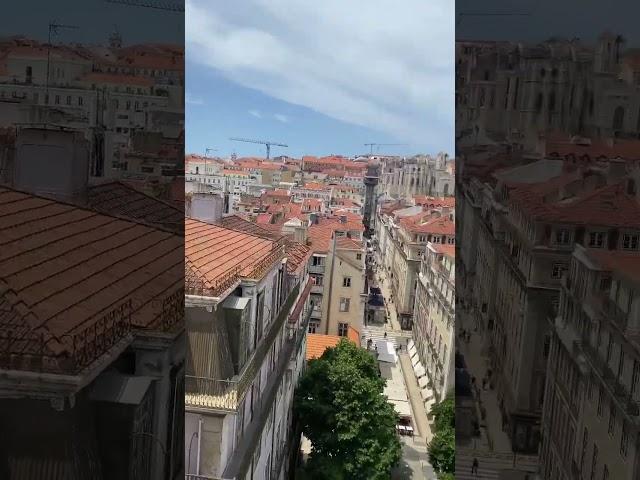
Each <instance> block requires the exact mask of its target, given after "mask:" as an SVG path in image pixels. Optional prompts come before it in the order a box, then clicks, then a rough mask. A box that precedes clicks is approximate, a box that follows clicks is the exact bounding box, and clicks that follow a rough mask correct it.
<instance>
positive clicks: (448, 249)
mask: <svg viewBox="0 0 640 480" xmlns="http://www.w3.org/2000/svg"><path fill="white" fill-rule="evenodd" d="M432 245H433V248H434V250H435V251H436V252H438V253H441V254H443V255H446V256H447V257H450V258H455V257H456V246H455V245H449V244H441V243H434V244H432Z"/></svg>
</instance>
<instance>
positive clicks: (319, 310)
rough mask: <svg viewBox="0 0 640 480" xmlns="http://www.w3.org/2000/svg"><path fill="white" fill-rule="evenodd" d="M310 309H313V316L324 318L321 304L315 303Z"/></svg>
mask: <svg viewBox="0 0 640 480" xmlns="http://www.w3.org/2000/svg"><path fill="white" fill-rule="evenodd" d="M312 290H313V289H312ZM310 310H311V312H310V313H311V318H317V319H321V318H322V308H321V307H320V305H314V306H313V307H312V308H311V309H310Z"/></svg>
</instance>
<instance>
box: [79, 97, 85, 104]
mask: <svg viewBox="0 0 640 480" xmlns="http://www.w3.org/2000/svg"><path fill="white" fill-rule="evenodd" d="M83 102H84V100H83V98H82V97H78V105H82V103H83Z"/></svg>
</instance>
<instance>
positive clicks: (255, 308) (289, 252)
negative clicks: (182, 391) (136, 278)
mask: <svg viewBox="0 0 640 480" xmlns="http://www.w3.org/2000/svg"><path fill="white" fill-rule="evenodd" d="M196 196H197V194H196ZM206 206H207V205H203V207H206ZM198 211H205V212H206V211H207V208H202V209H199V208H194V206H193V205H192V208H191V210H190V212H191V214H192V215H194V214H196V213H198ZM206 220H209V221H210V220H211V218H210V215H209V214H207V215H206ZM227 220H229V221H227ZM220 222H221V223H222V224H224V225H225V226H222V225H215V224H212V223H207V222H205V221H202V220H199V219H195V218H187V220H186V225H185V256H186V259H185V269H186V272H185V275H186V325H187V337H188V340H187V351H188V354H187V372H186V373H187V375H186V397H185V412H186V413H185V416H186V419H185V425H186V429H185V436H184V451H185V457H186V464H187V468H186V473H187V478H193V479H200V478H202V479H209V478H224V479H244V478H256V479H264V478H271V479H284V478H288V475H289V472H290V471H291V467H292V465H295V462H296V461H297V454H298V452H299V443H300V439H301V432H300V430H299V429H298V427H297V425H296V424H295V422H294V419H293V413H292V410H293V408H292V407H293V393H294V388H295V386H296V384H297V382H298V379H299V376H300V374H301V372H302V369H303V366H304V362H305V350H306V336H307V335H306V334H307V329H308V324H309V319H310V317H311V312H312V308H311V307H310V305H309V294H310V292H311V287H312V285H313V281H312V280H311V279H310V278H309V274H308V268H309V263H310V258H311V250H310V249H309V248H308V247H307V246H305V245H303V244H300V243H297V242H294V241H292V240H289V239H285V238H282V236H278V237H280V238H275V237H274V236H273V235H270V234H269V232H267V231H266V230H265V231H264V232H267V234H266V235H263V234H262V233H264V232H263V229H261V228H260V227H259V226H257V225H255V224H252V223H251V222H247V221H243V220H242V219H240V218H231V217H227V218H226V219H225V220H220ZM227 225H229V227H228V226H227Z"/></svg>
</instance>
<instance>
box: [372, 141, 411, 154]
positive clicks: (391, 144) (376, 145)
mask: <svg viewBox="0 0 640 480" xmlns="http://www.w3.org/2000/svg"><path fill="white" fill-rule="evenodd" d="M401 145H407V144H406V143H365V144H364V146H365V147H371V153H373V147H378V151H380V147H390V146H401Z"/></svg>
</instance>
